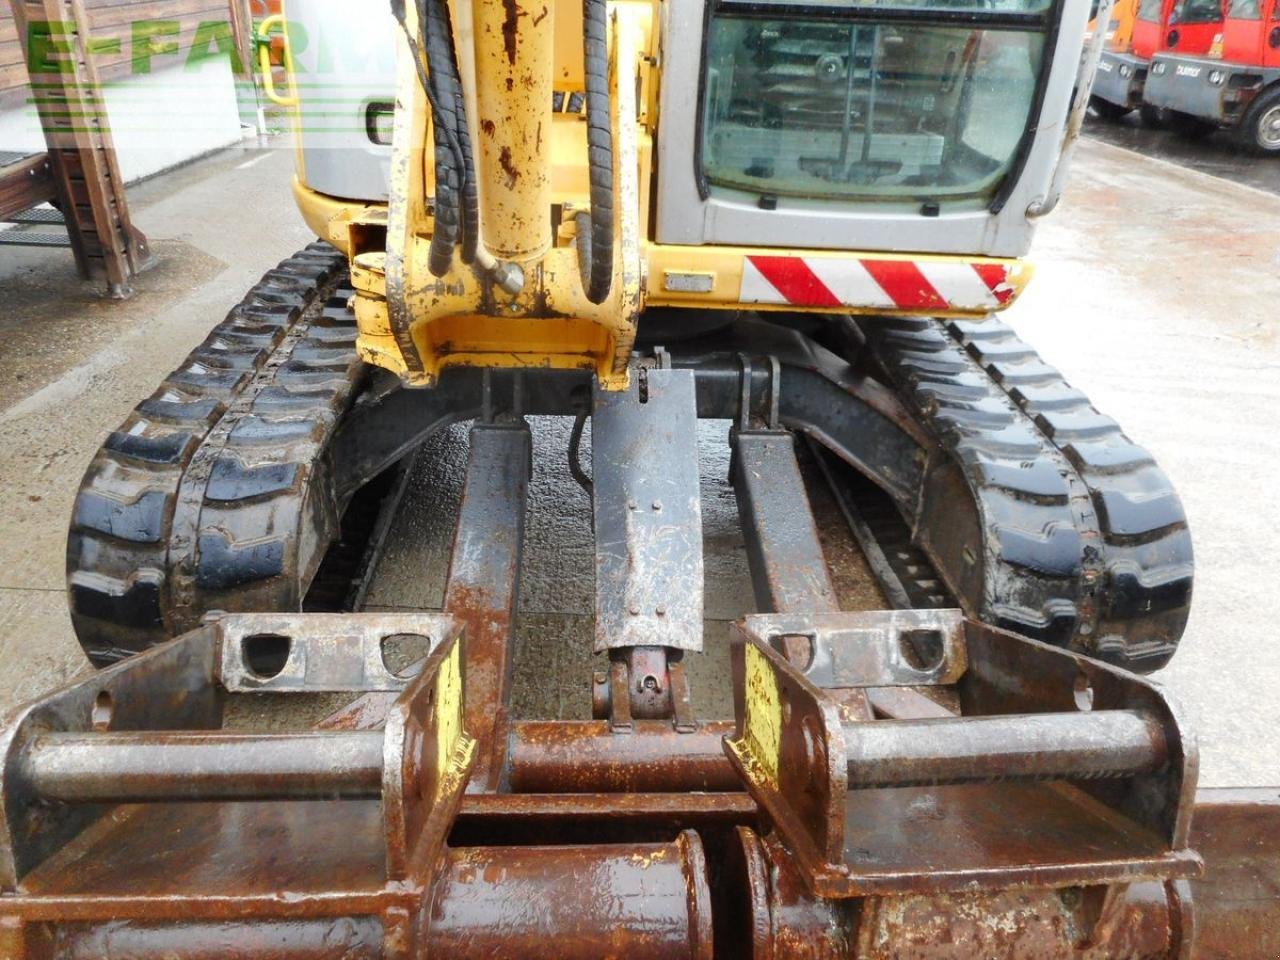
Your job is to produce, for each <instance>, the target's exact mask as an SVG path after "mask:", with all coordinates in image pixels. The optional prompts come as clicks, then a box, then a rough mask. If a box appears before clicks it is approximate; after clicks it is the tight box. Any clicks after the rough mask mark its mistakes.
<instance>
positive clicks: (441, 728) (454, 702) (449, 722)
mask: <svg viewBox="0 0 1280 960" xmlns="http://www.w3.org/2000/svg"><path fill="white" fill-rule="evenodd" d="M461 739H462V648H461V647H460V646H459V645H458V644H456V643H455V644H454V645H453V649H452V650H451V651H449V656H448V657H447V658H446V659H445V661H444V663H442V664H441V665H440V673H439V679H438V680H437V681H436V770H437V773H438V774H439V777H438V780H437V782H439V783H443V782H444V780H445V776H446V774H447V773H448V771H449V768H450V767H451V766H453V764H454V763H455V762H456V760H457V758H456V757H455V756H454V754H455V753H457V748H458V741H459V740H461Z"/></svg>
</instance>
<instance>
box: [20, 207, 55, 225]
mask: <svg viewBox="0 0 1280 960" xmlns="http://www.w3.org/2000/svg"><path fill="white" fill-rule="evenodd" d="M5 223H40V224H44V223H56V224H57V225H58V226H60V227H63V226H66V223H67V221H66V220H65V219H64V218H63V216H62V211H61V210H58V209H56V208H54V207H32V208H31V209H30V210H23V211H22V212H21V213H15V214H14V215H13V216H11V217H9V219H8V220H6V221H5Z"/></svg>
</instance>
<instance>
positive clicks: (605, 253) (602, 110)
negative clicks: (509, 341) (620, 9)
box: [576, 0, 627, 303]
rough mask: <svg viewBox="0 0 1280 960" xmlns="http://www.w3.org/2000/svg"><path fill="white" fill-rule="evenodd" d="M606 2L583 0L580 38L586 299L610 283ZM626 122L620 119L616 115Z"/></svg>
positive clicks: (604, 292)
mask: <svg viewBox="0 0 1280 960" xmlns="http://www.w3.org/2000/svg"><path fill="white" fill-rule="evenodd" d="M606 15H607V11H606V0H583V2H582V41H583V56H584V63H585V67H586V70H585V71H584V75H585V79H586V88H587V111H586V114H587V160H588V172H589V179H590V187H591V214H590V216H587V215H585V214H580V215H579V216H578V217H577V218H576V222H577V224H578V266H579V269H580V270H581V271H582V276H583V281H584V285H585V286H586V292H587V299H588V300H590V301H591V302H592V303H603V302H604V300H605V298H606V297H608V296H609V288H610V287H611V286H612V284H613V214H614V211H613V127H612V123H611V121H610V105H609V40H608V29H607V20H606ZM620 119H621V122H627V121H626V118H620Z"/></svg>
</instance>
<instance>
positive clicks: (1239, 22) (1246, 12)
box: [1222, 0, 1274, 64]
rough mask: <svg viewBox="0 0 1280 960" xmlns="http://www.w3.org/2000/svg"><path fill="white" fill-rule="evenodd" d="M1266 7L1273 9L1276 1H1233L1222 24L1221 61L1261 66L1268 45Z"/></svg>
mask: <svg viewBox="0 0 1280 960" xmlns="http://www.w3.org/2000/svg"><path fill="white" fill-rule="evenodd" d="M1263 7H1272V9H1274V0H1231V7H1230V9H1228V10H1227V19H1226V20H1225V21H1223V24H1222V59H1223V60H1225V61H1227V62H1228V63H1249V64H1253V63H1262V57H1263V49H1264V47H1265V45H1266V35H1267V29H1266V23H1265V21H1264V20H1263V16H1262V10H1263Z"/></svg>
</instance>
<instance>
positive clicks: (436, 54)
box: [417, 0, 479, 277]
mask: <svg viewBox="0 0 1280 960" xmlns="http://www.w3.org/2000/svg"><path fill="white" fill-rule="evenodd" d="M417 2H418V18H419V20H420V21H421V23H422V35H423V46H424V49H425V51H426V64H427V69H428V70H429V76H428V77H427V80H428V83H429V84H430V86H429V88H428V89H429V90H430V93H431V95H430V96H429V97H428V100H429V102H430V103H431V113H432V118H431V119H432V127H433V130H434V133H435V143H436V150H435V157H436V213H435V230H433V231H432V234H431V247H430V249H429V251H428V258H427V268H428V269H429V270H430V271H431V272H432V273H433V274H435V275H436V276H437V277H442V276H444V275H445V274H446V273H448V272H449V266H450V264H451V263H452V261H453V249H454V247H455V246H457V245H458V243H459V242H461V243H462V245H463V254H464V259H466V258H467V257H466V255H467V254H468V253H470V255H471V257H472V258H474V256H475V247H474V241H472V242H471V243H470V244H469V243H468V240H467V233H468V231H467V226H468V223H467V214H466V211H465V203H466V196H467V173H468V166H469V163H468V159H469V154H470V152H471V151H470V146H471V145H470V142H469V140H470V138H469V137H468V136H467V121H466V112H465V111H464V110H463V109H462V85H461V83H459V81H458V68H457V63H456V61H455V60H454V52H453V30H452V27H451V26H450V24H449V14H448V11H447V10H445V9H444V5H443V3H442V2H441V0H417ZM446 147H448V149H445V148H446ZM471 179H472V181H473V182H474V180H475V175H474V172H472V176H471ZM473 196H474V194H473ZM473 213H474V216H475V217H476V218H478V216H479V213H478V211H473ZM472 235H473V236H474V231H473V232H472Z"/></svg>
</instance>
